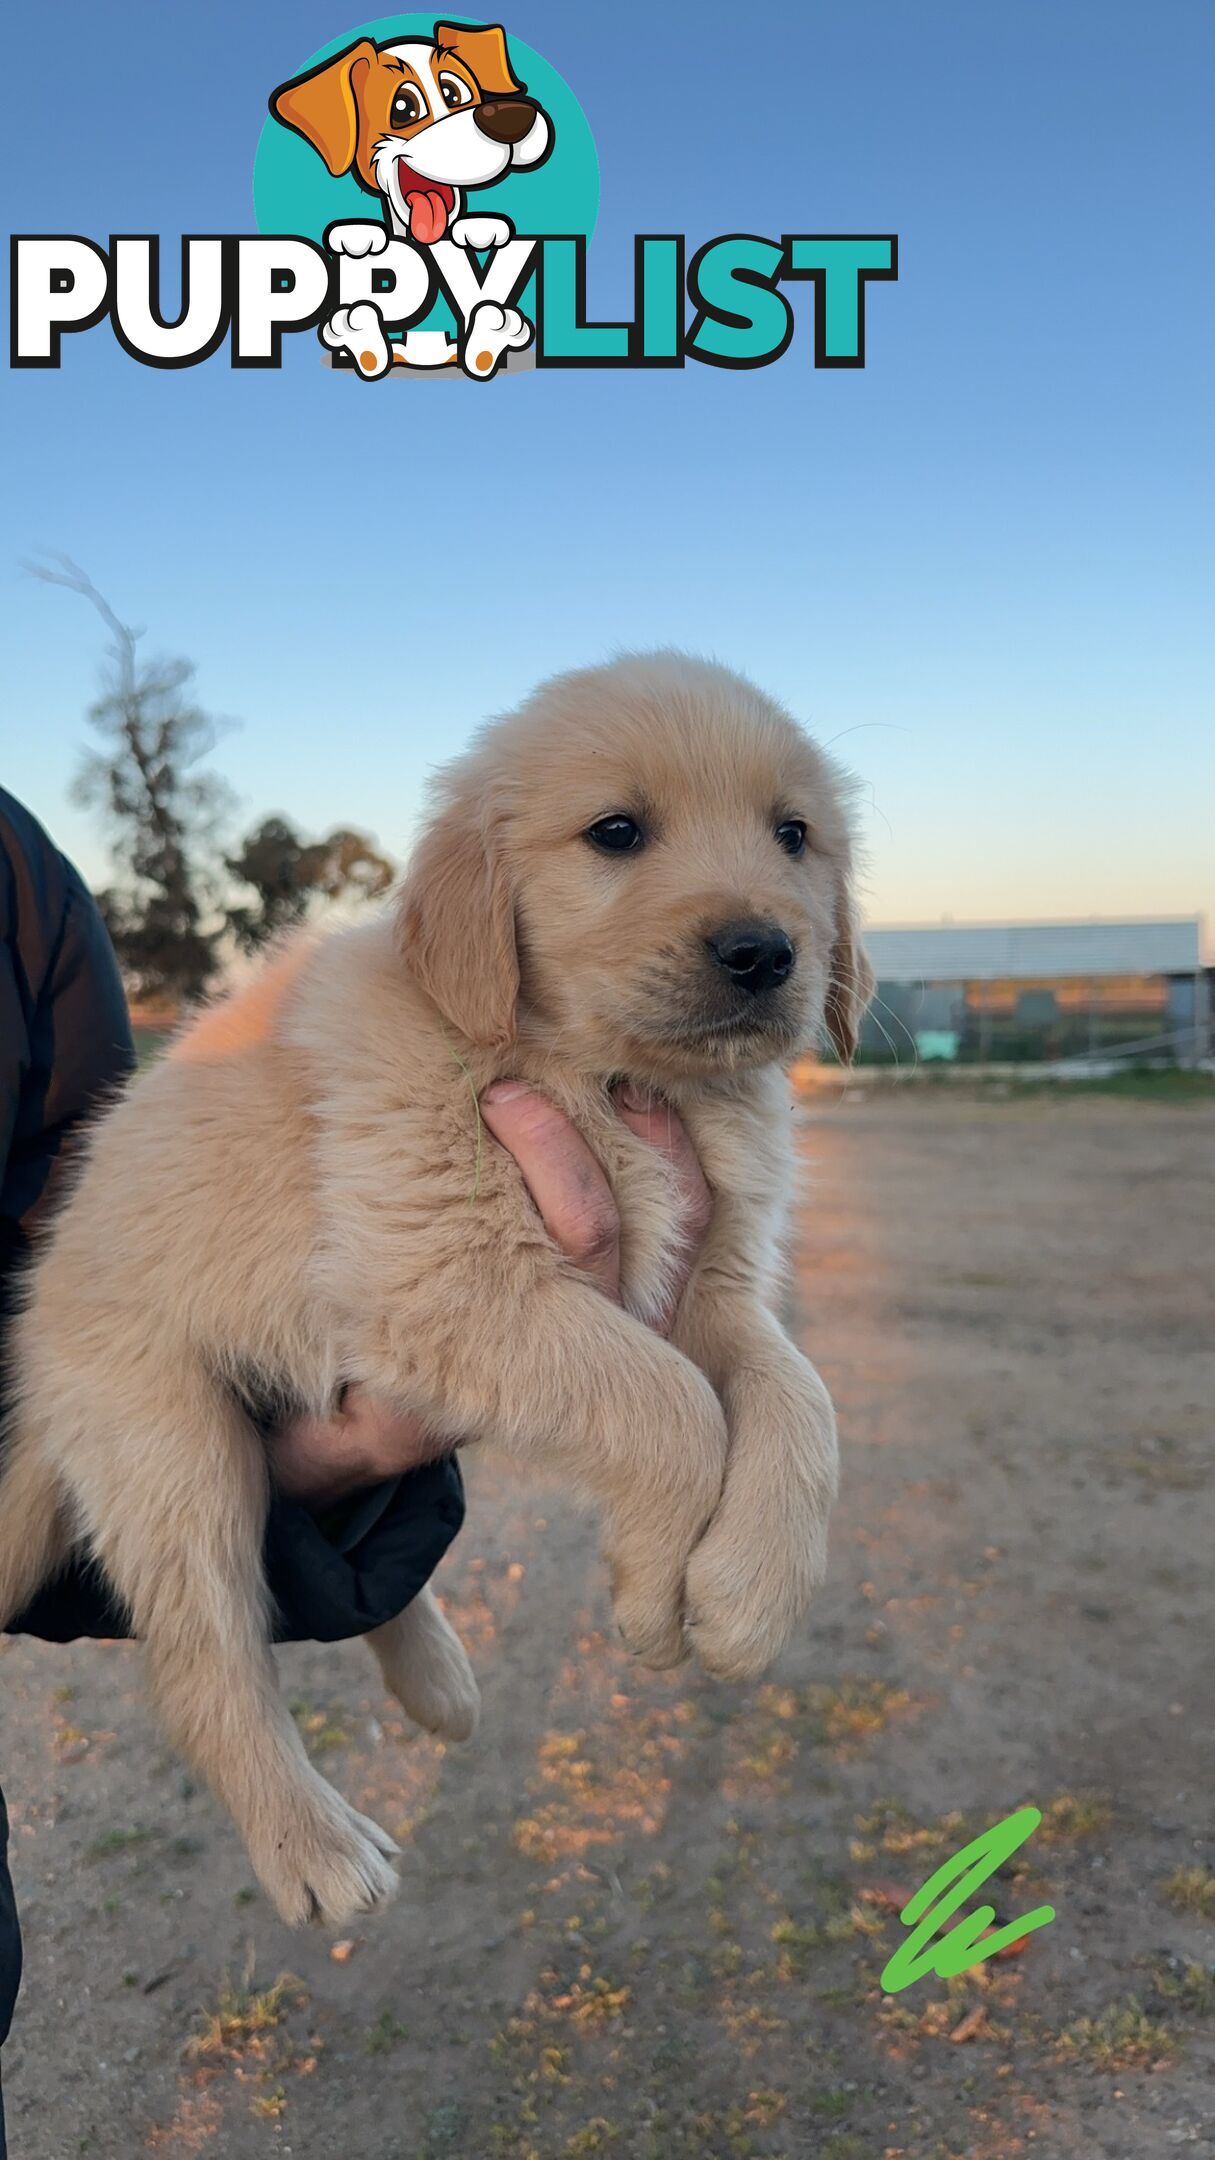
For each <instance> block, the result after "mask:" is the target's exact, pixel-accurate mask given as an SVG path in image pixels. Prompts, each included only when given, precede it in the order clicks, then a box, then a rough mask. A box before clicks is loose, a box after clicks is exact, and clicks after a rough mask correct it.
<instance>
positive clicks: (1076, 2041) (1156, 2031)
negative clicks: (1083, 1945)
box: [1056, 1995, 1177, 2070]
mask: <svg viewBox="0 0 1215 2160" xmlns="http://www.w3.org/2000/svg"><path fill="white" fill-rule="evenodd" d="M1056 2047H1057V2051H1058V2053H1059V2054H1060V2055H1063V2056H1068V2057H1070V2058H1071V2059H1072V2060H1074V2061H1080V2062H1087V2063H1091V2064H1092V2066H1093V2067H1094V2068H1095V2069H1097V2070H1124V2069H1127V2070H1129V2069H1137V2068H1138V2069H1147V2070H1150V2069H1152V2068H1153V2067H1154V2066H1155V2065H1156V2064H1157V2063H1163V2062H1168V2061H1170V2060H1171V2059H1172V2057H1173V2056H1174V2055H1176V2053H1177V2042H1176V2040H1175V2039H1174V2038H1173V2035H1172V2033H1171V2032H1170V2031H1169V2029H1168V2027H1167V2026H1166V2025H1161V2024H1160V2023H1159V2022H1158V2021H1157V2020H1156V2019H1154V2018H1151V2017H1149V2016H1148V2014H1147V2011H1146V2010H1145V2009H1144V2007H1143V2004H1142V2003H1141V2002H1140V2000H1139V1998H1138V1996H1137V1995H1128V1996H1126V1997H1125V1998H1124V1999H1123V2001H1121V2002H1112V2003H1108V2004H1107V2005H1106V2007H1105V2009H1104V2010H1102V2011H1101V2012H1100V2013H1099V2014H1098V2015H1097V2016H1096V2017H1082V2018H1076V2019H1074V2020H1073V2022H1072V2023H1071V2024H1070V2025H1068V2026H1066V2027H1065V2028H1064V2030H1063V2031H1062V2032H1061V2033H1060V2035H1059V2038H1058V2040H1057V2042H1056Z"/></svg>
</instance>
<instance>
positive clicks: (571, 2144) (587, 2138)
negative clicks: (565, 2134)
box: [561, 2115, 620, 2160]
mask: <svg viewBox="0 0 1215 2160" xmlns="http://www.w3.org/2000/svg"><path fill="white" fill-rule="evenodd" d="M619 2150H620V2129H619V2126H618V2125H617V2124H616V2123H613V2122H609V2121H608V2119H607V2117H606V2115H596V2116H595V2117H594V2119H593V2120H592V2121H591V2122H589V2123H584V2124H583V2126H582V2128H581V2130H575V2132H574V2134H573V2136H572V2137H570V2138H567V2139H566V2141H565V2143H564V2145H563V2146H562V2148H561V2160H591V2156H592V2155H593V2154H595V2153H609V2152H612V2151H616V2152H619Z"/></svg>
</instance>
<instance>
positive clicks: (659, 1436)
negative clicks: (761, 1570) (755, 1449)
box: [607, 1364, 726, 1671]
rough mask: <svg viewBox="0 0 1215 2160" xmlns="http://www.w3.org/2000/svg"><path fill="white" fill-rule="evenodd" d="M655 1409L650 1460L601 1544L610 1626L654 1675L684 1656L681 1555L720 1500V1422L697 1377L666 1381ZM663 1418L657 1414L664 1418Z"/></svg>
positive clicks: (689, 1368)
mask: <svg viewBox="0 0 1215 2160" xmlns="http://www.w3.org/2000/svg"><path fill="white" fill-rule="evenodd" d="M667 1385H668V1388H669V1394H668V1396H667V1398H666V1400H665V1401H664V1402H662V1403H656V1404H655V1407H654V1416H655V1435H656V1446H655V1459H654V1461H653V1463H652V1465H651V1469H650V1475H649V1476H648V1477H645V1476H643V1475H642V1472H641V1467H640V1465H639V1466H638V1473H637V1480H636V1484H635V1487H634V1490H633V1491H632V1492H631V1493H630V1494H629V1497H628V1499H627V1501H625V1502H622V1503H621V1504H619V1505H618V1506H617V1507H616V1509H615V1510H614V1513H613V1517H612V1521H611V1525H610V1531H609V1536H608V1540H607V1555H608V1565H609V1567H610V1569H611V1577H612V1604H613V1606H614V1608H615V1613H616V1622H617V1625H618V1627H619V1629H620V1632H621V1634H622V1636H623V1637H624V1640H625V1642H626V1643H627V1645H628V1647H629V1649H630V1650H631V1651H632V1652H633V1654H634V1656H636V1657H639V1658H640V1659H641V1661H642V1663H643V1664H645V1665H650V1666H652V1667H653V1668H654V1669H655V1670H656V1671H662V1670H664V1669H665V1668H666V1667H667V1666H669V1665H678V1664H680V1663H681V1662H682V1660H683V1659H684V1658H685V1657H686V1656H687V1643H686V1641H685V1639H684V1625H683V1623H684V1583H685V1578H686V1575H687V1569H688V1561H689V1557H690V1555H691V1553H692V1551H693V1548H694V1547H695V1545H696V1543H697V1540H698V1539H699V1538H700V1537H702V1536H703V1534H704V1531H705V1526H706V1524H707V1523H708V1522H709V1520H710V1518H711V1516H712V1514H713V1510H714V1508H715V1507H717V1505H718V1503H719V1502H720V1500H721V1496H722V1484H723V1481H724V1478H725V1471H726V1421H725V1416H724V1414H723V1412H722V1407H721V1404H720V1403H719V1401H718V1399H717V1397H716V1395H715V1394H714V1392H713V1390H712V1388H711V1387H710V1385H709V1383H708V1381H707V1380H706V1379H705V1378H704V1375H703V1374H702V1373H700V1372H698V1371H697V1369H696V1367H695V1366H693V1365H691V1364H689V1365H686V1366H684V1367H683V1369H682V1371H681V1372H680V1373H679V1374H678V1376H677V1377H675V1376H672V1375H670V1374H668V1375H667ZM664 1413H665V1414H664Z"/></svg>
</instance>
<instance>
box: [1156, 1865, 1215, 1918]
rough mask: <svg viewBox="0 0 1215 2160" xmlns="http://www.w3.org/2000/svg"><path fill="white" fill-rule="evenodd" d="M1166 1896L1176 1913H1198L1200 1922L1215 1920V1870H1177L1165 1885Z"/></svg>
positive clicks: (1203, 1868)
mask: <svg viewBox="0 0 1215 2160" xmlns="http://www.w3.org/2000/svg"><path fill="white" fill-rule="evenodd" d="M1164 1894H1165V1897H1166V1899H1167V1901H1168V1903H1169V1904H1170V1905H1171V1906H1172V1907H1173V1910H1174V1911H1175V1912H1188V1913H1197V1915H1198V1917H1199V1919H1200V1920H1215V1868H1207V1867H1179V1868H1175V1869H1174V1871H1173V1873H1172V1874H1171V1875H1170V1876H1169V1878H1168V1880H1167V1882H1166V1883H1165V1885H1164Z"/></svg>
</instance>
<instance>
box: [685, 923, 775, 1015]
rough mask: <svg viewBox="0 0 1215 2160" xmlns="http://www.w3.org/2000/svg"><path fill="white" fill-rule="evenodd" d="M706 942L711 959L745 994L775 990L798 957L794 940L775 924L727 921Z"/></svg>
mask: <svg viewBox="0 0 1215 2160" xmlns="http://www.w3.org/2000/svg"><path fill="white" fill-rule="evenodd" d="M705 944H706V946H707V948H708V952H709V956H710V958H711V959H712V960H713V961H714V962H715V963H716V965H717V966H718V967H719V968H721V969H722V970H723V972H724V973H725V974H726V975H728V976H729V978H730V981H731V982H732V983H733V984H734V986H735V988H736V989H738V990H741V991H743V992H744V993H745V995H746V996H748V997H760V996H762V994H763V992H764V991H765V990H775V989H778V988H779V987H780V985H781V984H782V983H784V982H787V981H788V979H789V977H790V975H791V974H792V973H793V968H794V963H795V961H796V959H797V953H796V950H795V948H794V945H793V940H792V939H791V938H790V936H789V934H788V932H787V931H785V930H782V929H780V928H779V926H778V925H777V924H775V923H761V922H743V923H726V924H724V925H723V927H722V928H721V929H720V930H716V931H714V933H713V935H712V936H711V937H707V938H706V939H705Z"/></svg>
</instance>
